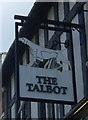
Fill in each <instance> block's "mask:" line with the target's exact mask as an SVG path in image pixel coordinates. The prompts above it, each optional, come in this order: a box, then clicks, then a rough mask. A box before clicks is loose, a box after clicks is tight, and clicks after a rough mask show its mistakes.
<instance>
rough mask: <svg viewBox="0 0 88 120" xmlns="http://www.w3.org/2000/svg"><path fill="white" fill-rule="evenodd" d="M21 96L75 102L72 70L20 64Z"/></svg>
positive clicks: (32, 98)
mask: <svg viewBox="0 0 88 120" xmlns="http://www.w3.org/2000/svg"><path fill="white" fill-rule="evenodd" d="M19 96H20V98H21V99H30V100H34V101H41V100H43V101H46V102H48V101H49V102H50V101H51V102H58V103H59V102H63V103H74V101H75V100H74V89H73V80H72V71H62V72H60V71H58V70H54V69H45V68H36V67H29V66H22V65H20V66H19Z"/></svg>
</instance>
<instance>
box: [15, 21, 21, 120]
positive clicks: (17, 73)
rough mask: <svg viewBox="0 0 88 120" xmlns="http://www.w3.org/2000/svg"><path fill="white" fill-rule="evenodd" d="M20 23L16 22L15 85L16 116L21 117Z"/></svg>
mask: <svg viewBox="0 0 88 120" xmlns="http://www.w3.org/2000/svg"><path fill="white" fill-rule="evenodd" d="M18 42H19V41H18V23H17V22H16V23H15V82H16V83H15V85H16V109H15V110H16V111H15V112H16V113H15V114H16V118H19V116H18V110H19V106H20V102H19V99H18V97H19V55H18V49H19V45H18Z"/></svg>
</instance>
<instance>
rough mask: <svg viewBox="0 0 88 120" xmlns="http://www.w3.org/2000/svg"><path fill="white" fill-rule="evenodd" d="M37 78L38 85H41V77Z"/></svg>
mask: <svg viewBox="0 0 88 120" xmlns="http://www.w3.org/2000/svg"><path fill="white" fill-rule="evenodd" d="M36 78H38V79H37V80H38V82H37V83H39V84H41V77H40V76H36Z"/></svg>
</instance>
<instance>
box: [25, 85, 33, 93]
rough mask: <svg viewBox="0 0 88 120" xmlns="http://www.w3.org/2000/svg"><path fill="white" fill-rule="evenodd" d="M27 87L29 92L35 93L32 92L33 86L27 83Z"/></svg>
mask: <svg viewBox="0 0 88 120" xmlns="http://www.w3.org/2000/svg"><path fill="white" fill-rule="evenodd" d="M26 86H28V91H33V90H32V87H33V84H30V83H26Z"/></svg>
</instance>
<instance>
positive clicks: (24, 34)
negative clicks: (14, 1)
mask: <svg viewBox="0 0 88 120" xmlns="http://www.w3.org/2000/svg"><path fill="white" fill-rule="evenodd" d="M15 19H20V20H21V23H15V29H16V33H15V34H16V39H15V41H14V43H13V44H12V46H11V48H10V49H9V51H8V54H7V57H6V59H5V61H4V63H3V68H2V78H3V79H2V80H3V81H2V87H3V90H4V92H3V94H4V104H5V105H4V108H3V110H4V113H5V118H22V119H29V118H30V119H33V118H37V119H44V120H45V119H46V118H47V119H50V118H51V119H53V120H54V119H62V120H65V119H66V120H67V119H68V120H69V119H71V120H75V119H78V120H87V119H88V118H87V117H88V112H87V111H88V100H87V98H88V86H87V85H88V66H87V61H88V29H87V26H88V24H87V20H88V3H87V2H55V3H54V2H52V3H42V2H39V3H38V2H35V4H34V6H33V8H32V10H31V12H30V13H29V15H28V16H27V17H24V16H15ZM19 26H22V27H21V29H20V31H19V32H18V28H19ZM19 38H26V39H27V40H30V41H31V42H32V43H34V45H35V44H37V45H38V46H40V47H41V48H47V49H50V50H53V51H57V50H59V51H60V52H62V51H63V55H64V57H65V58H66V60H68V61H69V62H70V65H69V64H67V62H66V60H65V59H64V60H65V62H64V60H62V59H63V57H62V59H61V60H59V64H57V62H56V61H55V60H56V58H55V57H54V56H55V54H54V55H53V59H49V58H48V57H49V56H50V54H48V52H47V56H46V55H45V57H46V58H47V59H45V60H44V61H41V60H39V58H41V57H40V56H38V55H40V53H38V54H37V53H36V55H37V60H36V61H34V62H33V60H34V58H35V56H34V53H33V49H31V46H32V45H31V46H30V45H29V46H28V45H26V44H27V43H28V42H26V43H25V44H23V43H22V42H20V41H19ZM34 49H35V48H34ZM38 50H40V48H39V49H38ZM44 50H45V49H44ZM34 52H36V51H34ZM43 52H44V51H43ZM61 55H62V54H61ZM42 56H43V54H42ZM32 62H33V63H32ZM31 63H32V67H35V68H37V69H38V67H39V68H41V69H56V68H58V71H59V72H63V71H70V70H71V71H72V79H73V87H74V94H75V95H74V98H75V102H74V103H73V104H72V103H70V102H64V101H65V100H64V101H63V102H61V101H59V102H55V101H54V102H52V101H48V102H47V101H44V100H38V99H37V100H34V99H33V100H32V99H30V98H29V99H19V94H18V93H19V65H22V66H27V65H30V64H31ZM61 65H62V67H61ZM31 70H32V69H30V71H31ZM36 72H37V70H36ZM24 77H25V79H26V77H27V76H26V73H24ZM68 84H69V83H68ZM69 85H70V84H69ZM54 90H55V89H54ZM37 91H38V89H37ZM47 91H48V90H47ZM55 92H56V93H57V91H55ZM64 92H65V91H64ZM36 94H37V93H36ZM52 97H53V96H52ZM57 101H58V100H57Z"/></svg>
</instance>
